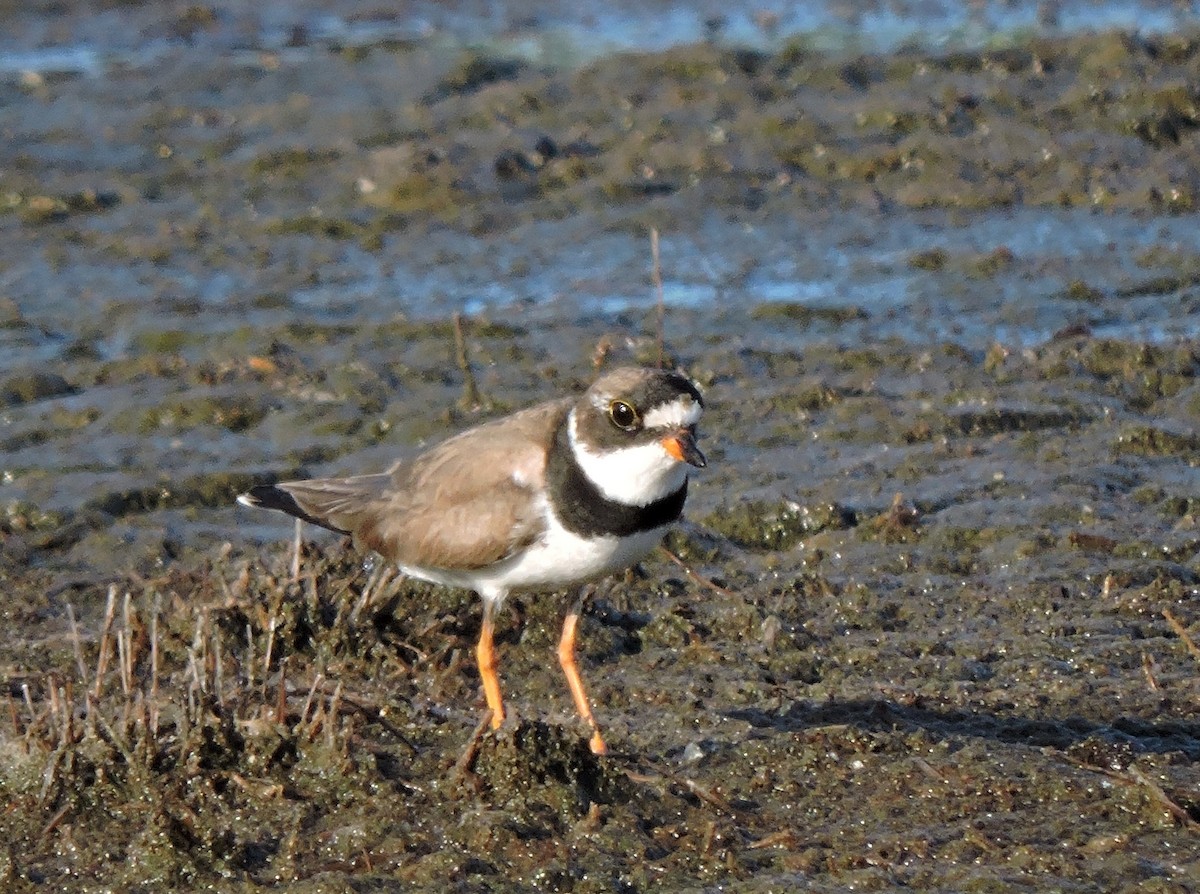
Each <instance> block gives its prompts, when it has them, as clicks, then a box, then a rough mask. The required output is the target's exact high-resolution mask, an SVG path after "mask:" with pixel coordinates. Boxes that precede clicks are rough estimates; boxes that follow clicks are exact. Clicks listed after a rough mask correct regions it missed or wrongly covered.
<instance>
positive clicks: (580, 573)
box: [401, 513, 668, 600]
mask: <svg viewBox="0 0 1200 894" xmlns="http://www.w3.org/2000/svg"><path fill="white" fill-rule="evenodd" d="M547 515H548V518H547V522H548V525H547V529H546V532H545V533H544V534H543V535H542V536H541V538H540V539H538V540H537V541H536V542H534V543H533V544H531V545H530V546H529V547H527V548H526V549H525V550H524V551H522V552H520V553H518V554H517V555H515V556H511V557H510V558H508V559H505V560H504V561H502V562H497V563H496V564H495V565H491V566H489V567H487V568H478V569H475V570H472V571H449V570H444V569H426V568H406V567H403V566H402V568H401V570H402V571H404V572H405V573H406V574H411V575H412V576H413V577H419V578H421V579H422V580H428V581H432V582H433V583H438V584H444V585H446V586H451V587H465V588H467V589H470V590H475V591H476V592H478V593H479V594H480V595H481V596H482V597H483V598H484V599H490V600H503V599H504V597H505V596H506V595H507V594H508V591H509V590H550V589H557V588H559V587H565V586H570V585H572V584H580V583H584V582H586V581H590V580H594V579H596V578H598V577H603V576H604V575H606V574H611V573H613V572H614V571H620V570H621V569H623V568H628V567H629V566H630V565H632V564H634V563H635V562H637V561H638V560H640V559H642V558H643V557H644V556H645V555H646V554H647V553H649V552H650V550H652V549H654V547H655V546H657V545H658V543H659V541H661V540H662V538H663V534H664V533H665V532H666V530H667V527H668V526H665V525H664V526H663V527H661V528H654V529H652V530H649V531H641V532H639V533H637V534H633V535H631V536H628V537H614V536H612V535H606V536H602V537H580V536H579V535H577V534H573V533H571V532H570V531H568V530H566V529H565V528H564V527H563V526H562V525H560V524H559V523H558V519H557V518H555V517H554V515H553V513H547Z"/></svg>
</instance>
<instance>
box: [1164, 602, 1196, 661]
mask: <svg viewBox="0 0 1200 894" xmlns="http://www.w3.org/2000/svg"><path fill="white" fill-rule="evenodd" d="M1163 617H1164V618H1166V619H1167V623H1168V624H1170V625H1171V629H1172V630H1174V631H1175V633H1176V635H1177V636H1178V637H1179V638H1180V639H1181V640H1183V644H1184V645H1185V646H1186V647H1187V650H1188V651H1189V652H1191V653H1192V657H1193V658H1195V659H1196V660H1197V661H1200V646H1197V645H1196V642H1195V640H1193V639H1192V638H1191V636H1189V635H1188V632H1187V628H1186V627H1184V626H1183V624H1181V623H1180V622H1179V619H1178V618H1176V617H1175V615H1173V614H1172V613H1171V610H1170V609H1169V608H1164V609H1163Z"/></svg>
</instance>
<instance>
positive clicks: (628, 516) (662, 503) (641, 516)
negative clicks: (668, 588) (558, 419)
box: [546, 415, 687, 537]
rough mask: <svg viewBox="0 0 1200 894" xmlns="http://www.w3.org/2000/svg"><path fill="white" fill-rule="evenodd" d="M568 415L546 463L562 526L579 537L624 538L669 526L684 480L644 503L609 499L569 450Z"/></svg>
mask: <svg viewBox="0 0 1200 894" xmlns="http://www.w3.org/2000/svg"><path fill="white" fill-rule="evenodd" d="M569 420H570V416H569V415H568V416H567V417H565V418H564V419H563V421H562V424H561V425H559V427H558V431H557V432H555V435H554V444H553V445H552V446H551V447H550V456H549V457H548V458H547V462H546V479H547V484H548V485H549V488H550V503H551V505H552V506H553V507H554V514H555V515H557V516H558V519H559V521H561V522H562V524H563V527H565V528H566V529H567V530H568V531H570V532H572V533H573V534H578V535H580V536H582V537H597V536H601V535H604V534H612V535H615V536H617V537H626V536H628V535H630V534H637V533H639V532H641V531H651V530H653V529H654V528H661V527H663V526H664V525H669V524H670V523H671V522H673V521H675V519H677V518H679V515H680V513H681V512H683V501H684V500H685V499H687V479H686V478H685V479H684V481H683V484H682V485H681V486H680V488H679V490H677V491H675V492H674V493H670V494H667V495H666V496H665V497H663V498H662V499H659V500H655V501H654V502H653V503H647V504H646V505H645V506H627V505H626V504H624V503H618V502H617V501H616V500H610V499H608V497H606V496H604V494H602V493H601V492H600V489H599V488H598V487H596V485H595V484H594V483H592V480H591V479H590V478H588V476H587V475H586V474H585V473H584V471H583V469H582V468H581V467H580V465H579V462H578V460H576V459H575V453H574V451H572V450H571V440H570V435H569V434H568V432H567V427H568V424H569Z"/></svg>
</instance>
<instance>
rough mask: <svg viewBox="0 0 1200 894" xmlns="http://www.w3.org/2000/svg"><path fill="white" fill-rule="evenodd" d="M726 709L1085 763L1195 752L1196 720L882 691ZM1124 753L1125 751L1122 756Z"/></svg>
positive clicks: (789, 725)
mask: <svg viewBox="0 0 1200 894" xmlns="http://www.w3.org/2000/svg"><path fill="white" fill-rule="evenodd" d="M725 714H726V716H728V717H730V718H733V719H737V720H742V721H744V722H746V723H749V724H750V725H751V726H752V727H755V728H757V729H764V730H766V729H769V730H775V731H777V732H781V733H795V732H802V731H804V730H806V729H815V728H819V727H823V726H830V725H835V724H841V725H847V726H852V727H854V728H857V729H862V730H866V731H871V732H895V731H898V730H899V731H918V730H923V731H925V732H927V733H928V734H930V735H931V736H933V737H934V738H936V739H949V738H975V739H985V740H992V741H996V742H1002V743H1005V744H1015V745H1027V746H1030V747H1033V748H1047V747H1048V748H1054V749H1057V750H1060V751H1064V752H1067V753H1069V754H1075V753H1076V752H1079V751H1080V750H1082V752H1083V753H1080V754H1078V755H1077V756H1078V757H1079V758H1080V759H1081V760H1083V761H1084V762H1087V763H1092V762H1093V761H1092V760H1091V759H1089V754H1088V753H1089V752H1092V751H1098V752H1106V751H1111V752H1113V753H1112V754H1107V753H1100V754H1097V755H1096V756H1097V757H1098V758H1099V757H1102V758H1104V763H1105V764H1111V763H1125V762H1126V760H1132V759H1133V758H1134V757H1136V756H1137V755H1140V754H1166V753H1171V752H1175V753H1182V754H1183V755H1184V756H1186V758H1187V759H1188V760H1189V761H1196V760H1200V722H1198V721H1190V720H1167V721H1160V722H1148V721H1145V720H1141V719H1137V718H1131V717H1115V718H1113V719H1112V720H1108V721H1095V720H1089V719H1086V718H1083V717H1078V716H1067V717H1052V718H1031V717H1023V716H1002V715H997V714H990V713H981V712H978V711H969V710H954V709H945V708H927V707H921V706H919V705H903V704H899V703H897V702H895V701H890V700H887V699H857V700H848V701H838V700H832V701H827V702H809V701H797V702H795V703H793V704H792V705H790V706H789V707H788V708H787V710H786V711H783V712H780V713H771V712H768V711H764V710H762V709H759V708H736V709H733V710H730V711H727V712H725ZM1123 757H1124V759H1123Z"/></svg>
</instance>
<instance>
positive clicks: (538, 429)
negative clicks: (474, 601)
mask: <svg viewBox="0 0 1200 894" xmlns="http://www.w3.org/2000/svg"><path fill="white" fill-rule="evenodd" d="M571 403H572V401H570V400H559V401H553V402H551V403H545V404H539V405H537V406H534V407H530V408H529V409H527V410H522V411H521V412H519V413H516V414H514V415H512V416H508V417H505V418H503V419H497V420H494V421H492V422H487V423H484V424H483V425H480V426H478V427H476V428H472V429H468V430H467V431H465V432H463V433H461V434H459V435H456V436H454V437H452V438H450V439H449V440H447V441H443V442H442V443H441V444H438V445H437V446H435V447H433V448H431V449H430V450H428V451H426V452H425V453H422V454H420V455H419V456H417V457H415V458H414V459H412V460H407V461H404V460H402V461H400V462H398V463H397V464H396V465H394V466H393V467H392V469H391V470H390V471H389V472H386V473H383V474H378V475H359V476H355V477H352V478H323V479H322V478H318V479H313V480H311V481H290V482H285V483H283V484H279V485H276V486H277V487H278V488H280V489H282V490H285V491H287V492H288V493H290V494H291V495H292V497H293V498H294V499H295V501H296V503H297V504H298V505H299V506H300V507H301V508H302V509H303V510H304V511H305V512H306V513H308V514H309V515H311V516H314V517H316V518H319V519H325V520H327V521H328V522H329V523H330V524H332V525H333V526H334V527H337V528H341V529H343V530H346V531H349V532H351V533H352V534H353V535H354V537H355V539H356V540H357V541H358V542H360V543H361V544H362V545H364V546H367V547H370V548H371V549H373V550H375V551H376V552H378V553H380V554H381V555H382V556H384V557H385V558H387V559H389V560H390V561H393V562H396V563H397V564H400V565H408V566H413V567H418V568H430V569H434V568H440V569H447V570H467V569H474V568H482V567H484V566H487V565H490V564H492V563H494V562H498V561H500V560H501V559H503V558H505V557H506V556H508V555H511V554H512V553H514V552H515V551H517V550H519V549H521V548H523V547H525V546H528V545H529V544H530V543H531V542H533V541H534V540H535V539H536V538H537V537H539V536H540V535H541V533H542V527H543V526H542V519H541V507H540V506H539V505H538V502H537V499H536V495H537V490H538V489H540V488H541V487H542V486H543V485H544V484H545V472H546V454H545V449H546V445H547V444H549V442H550V439H551V437H552V436H553V433H554V431H555V429H556V428H557V427H558V425H559V423H560V422H561V421H562V418H563V417H564V416H565V414H566V413H567V411H568V409H569V408H570V406H571Z"/></svg>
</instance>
